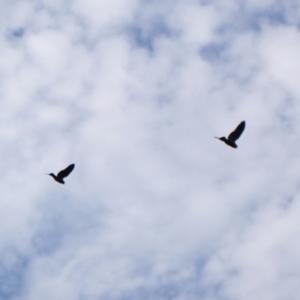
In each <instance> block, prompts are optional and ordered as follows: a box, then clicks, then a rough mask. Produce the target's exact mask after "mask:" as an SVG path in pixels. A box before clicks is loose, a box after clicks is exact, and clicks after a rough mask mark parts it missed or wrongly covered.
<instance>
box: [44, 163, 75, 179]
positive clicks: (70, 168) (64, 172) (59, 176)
mask: <svg viewBox="0 0 300 300" xmlns="http://www.w3.org/2000/svg"><path fill="white" fill-rule="evenodd" d="M74 168H75V164H71V165H69V166H68V167H67V168H65V169H64V170H62V171H60V172H59V173H58V174H57V175H54V174H53V173H50V174H46V175H50V176H51V177H53V179H54V180H55V181H57V182H59V183H61V184H65V182H64V178H65V177H67V176H68V175H69V174H70V173H71V172H72V171H73V169H74Z"/></svg>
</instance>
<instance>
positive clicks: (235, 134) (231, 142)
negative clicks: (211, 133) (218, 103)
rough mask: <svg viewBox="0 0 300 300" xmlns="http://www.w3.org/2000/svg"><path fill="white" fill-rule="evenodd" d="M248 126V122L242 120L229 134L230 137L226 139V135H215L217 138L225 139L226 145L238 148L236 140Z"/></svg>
mask: <svg viewBox="0 0 300 300" xmlns="http://www.w3.org/2000/svg"><path fill="white" fill-rule="evenodd" d="M245 127H246V122H245V121H242V122H241V123H240V124H239V125H238V126H237V128H236V129H235V130H234V131H233V132H231V133H230V134H229V136H228V138H227V139H226V137H224V136H223V137H220V138H218V137H215V138H216V139H219V140H221V141H223V142H224V143H225V144H226V145H228V146H230V147H232V148H237V147H238V146H237V144H236V143H235V142H236V140H238V138H239V137H240V136H241V135H242V133H243V131H244V129H245Z"/></svg>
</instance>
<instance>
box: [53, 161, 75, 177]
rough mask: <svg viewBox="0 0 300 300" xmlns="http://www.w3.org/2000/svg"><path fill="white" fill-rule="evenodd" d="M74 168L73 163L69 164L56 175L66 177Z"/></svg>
mask: <svg viewBox="0 0 300 300" xmlns="http://www.w3.org/2000/svg"><path fill="white" fill-rule="evenodd" d="M74 168H75V164H72V165H69V166H68V167H67V168H65V169H64V170H62V171H60V172H59V173H58V174H57V177H59V178H65V177H67V176H68V175H69V174H70V173H71V172H72V171H73V169H74Z"/></svg>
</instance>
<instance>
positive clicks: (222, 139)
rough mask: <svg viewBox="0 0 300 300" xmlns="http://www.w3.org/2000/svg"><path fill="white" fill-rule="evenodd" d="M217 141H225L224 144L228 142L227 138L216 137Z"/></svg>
mask: <svg viewBox="0 0 300 300" xmlns="http://www.w3.org/2000/svg"><path fill="white" fill-rule="evenodd" d="M215 139H218V140H220V141H223V142H225V141H227V139H226V137H225V136H222V137H220V138H219V137H215Z"/></svg>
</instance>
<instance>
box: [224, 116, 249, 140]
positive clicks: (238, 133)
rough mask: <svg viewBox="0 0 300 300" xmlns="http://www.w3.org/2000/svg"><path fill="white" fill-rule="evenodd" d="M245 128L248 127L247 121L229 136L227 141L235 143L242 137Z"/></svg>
mask: <svg viewBox="0 0 300 300" xmlns="http://www.w3.org/2000/svg"><path fill="white" fill-rule="evenodd" d="M245 127H246V122H245V121H243V122H241V123H240V124H239V125H238V127H237V128H236V129H235V130H234V131H233V132H231V133H230V134H229V136H228V138H227V139H228V140H229V141H232V142H235V141H236V140H237V139H238V138H239V137H240V136H241V134H242V133H243V131H244V129H245Z"/></svg>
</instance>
